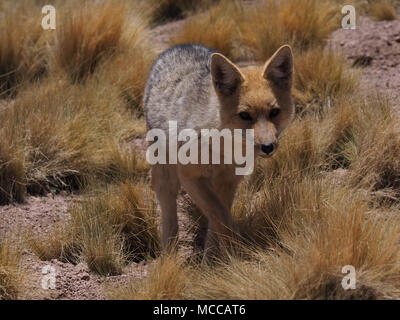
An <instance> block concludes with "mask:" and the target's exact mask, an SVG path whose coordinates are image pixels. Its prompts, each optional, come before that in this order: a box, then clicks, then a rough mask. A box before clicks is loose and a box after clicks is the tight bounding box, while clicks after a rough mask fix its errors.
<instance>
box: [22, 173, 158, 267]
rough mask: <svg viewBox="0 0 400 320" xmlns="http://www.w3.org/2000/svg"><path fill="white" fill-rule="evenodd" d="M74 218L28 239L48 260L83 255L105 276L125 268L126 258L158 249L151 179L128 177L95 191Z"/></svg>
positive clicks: (137, 258)
mask: <svg viewBox="0 0 400 320" xmlns="http://www.w3.org/2000/svg"><path fill="white" fill-rule="evenodd" d="M70 214H71V220H70V222H68V223H67V224H66V225H65V226H62V227H61V228H58V229H57V228H56V229H55V230H54V231H53V233H50V234H49V235H46V236H44V237H39V238H33V239H30V241H29V244H30V247H31V248H32V250H33V251H34V252H35V253H36V254H37V255H38V256H39V258H41V259H44V260H49V259H55V258H57V259H61V260H64V261H70V262H73V263H76V262H78V261H79V260H80V259H83V260H84V261H85V262H86V263H87V264H88V266H89V268H90V269H91V270H92V271H94V272H96V273H98V274H101V275H115V274H120V273H122V270H123V267H124V266H125V265H126V263H127V262H128V261H136V262H138V261H141V260H143V259H146V258H148V257H155V256H156V255H157V254H158V252H159V249H160V248H159V238H158V229H157V224H156V210H155V202H154V200H153V198H152V194H151V192H150V189H149V187H148V185H147V184H144V183H142V182H138V183H136V184H134V183H132V182H129V181H126V182H124V183H121V184H120V185H118V186H109V187H108V188H107V189H105V190H102V191H97V192H95V193H94V194H93V192H92V193H91V194H90V193H89V195H88V196H87V197H86V198H85V199H84V200H82V201H81V202H79V203H76V204H74V205H73V206H72V207H71V209H70Z"/></svg>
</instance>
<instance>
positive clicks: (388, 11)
mask: <svg viewBox="0 0 400 320" xmlns="http://www.w3.org/2000/svg"><path fill="white" fill-rule="evenodd" d="M369 14H370V15H371V16H372V17H373V18H374V19H375V20H378V21H382V20H396V19H397V14H396V9H395V1H393V0H392V1H391V0H375V1H372V3H371V6H370V9H369Z"/></svg>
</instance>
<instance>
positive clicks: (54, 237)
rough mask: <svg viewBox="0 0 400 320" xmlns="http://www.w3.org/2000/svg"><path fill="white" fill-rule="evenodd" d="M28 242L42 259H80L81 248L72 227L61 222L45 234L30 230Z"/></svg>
mask: <svg viewBox="0 0 400 320" xmlns="http://www.w3.org/2000/svg"><path fill="white" fill-rule="evenodd" d="M26 243H27V245H28V246H29V248H30V249H31V250H32V252H33V253H34V254H35V255H36V256H37V257H38V258H39V259H40V260H43V261H50V260H52V259H58V260H60V261H63V262H69V263H77V262H78V261H79V255H80V248H79V245H78V244H77V243H76V240H75V239H74V234H73V232H72V230H71V229H69V228H67V226H65V225H63V224H61V223H60V224H58V225H56V226H55V227H54V228H53V230H52V231H51V232H50V233H46V234H45V235H40V236H37V235H35V234H33V233H31V232H28V234H27V236H26Z"/></svg>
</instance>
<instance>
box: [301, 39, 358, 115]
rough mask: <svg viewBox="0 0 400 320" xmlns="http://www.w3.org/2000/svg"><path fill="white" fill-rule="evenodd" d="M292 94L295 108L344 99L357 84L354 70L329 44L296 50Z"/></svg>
mask: <svg viewBox="0 0 400 320" xmlns="http://www.w3.org/2000/svg"><path fill="white" fill-rule="evenodd" d="M294 62H295V66H294V68H295V80H294V90H293V96H294V98H295V102H296V104H297V107H298V108H297V109H298V110H297V111H299V108H300V109H304V108H307V105H311V106H315V105H316V104H318V103H321V102H324V103H326V102H327V99H330V100H334V99H335V98H336V97H340V98H342V99H343V97H345V96H349V95H351V94H353V93H354V92H355V91H356V89H357V88H358V85H359V82H358V80H359V74H358V71H357V70H354V69H350V66H349V65H348V64H347V63H346V59H345V57H344V56H342V55H340V54H337V53H334V52H333V50H332V49H331V48H326V49H324V48H322V47H316V48H311V49H309V50H307V51H306V52H304V53H300V54H297V55H296V54H295V60H294Z"/></svg>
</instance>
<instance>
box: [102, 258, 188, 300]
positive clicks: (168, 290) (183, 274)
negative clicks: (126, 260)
mask: <svg viewBox="0 0 400 320" xmlns="http://www.w3.org/2000/svg"><path fill="white" fill-rule="evenodd" d="M189 279H190V268H189V267H188V266H187V265H185V262H184V260H183V258H182V257H180V256H175V255H171V256H168V255H167V256H162V257H161V258H160V259H159V260H157V261H155V262H154V263H153V265H152V266H151V267H150V270H149V272H148V275H147V276H146V277H145V278H144V279H142V280H136V281H135V280H132V281H129V282H128V283H127V285H126V286H119V287H118V288H117V287H109V288H107V296H108V298H109V299H111V300H177V299H184V298H185V291H186V290H187V288H188V287H189V286H190V280H189Z"/></svg>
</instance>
